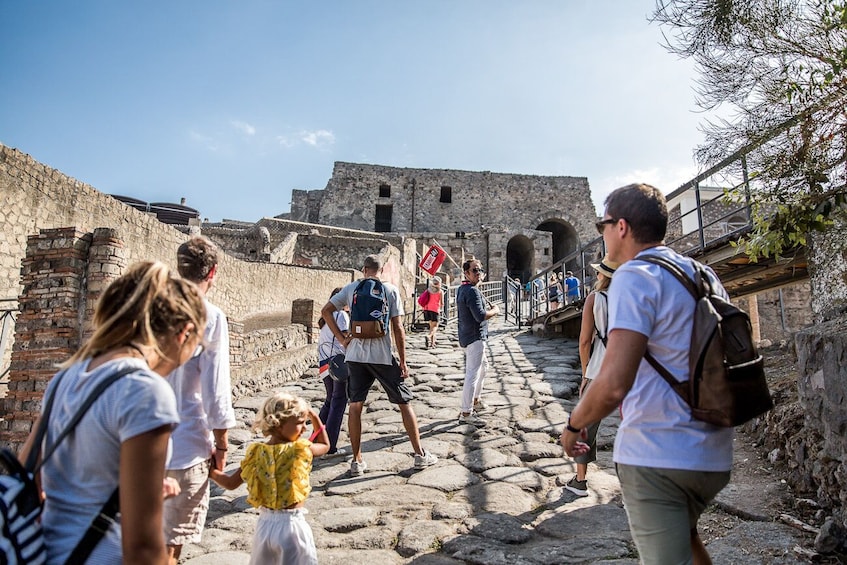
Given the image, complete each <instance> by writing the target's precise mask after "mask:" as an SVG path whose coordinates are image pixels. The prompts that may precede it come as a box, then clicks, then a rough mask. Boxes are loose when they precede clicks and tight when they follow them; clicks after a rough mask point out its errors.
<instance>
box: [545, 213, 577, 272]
mask: <svg viewBox="0 0 847 565" xmlns="http://www.w3.org/2000/svg"><path fill="white" fill-rule="evenodd" d="M535 229H536V230H538V231H546V232H550V235H551V236H552V238H553V249H552V252H553V263H556V262H558V261H561V260H562V259H564V258H565V257H567V256H568V255H570V254H571V253H573V252H574V251H576V250H577V249H579V234H577V232H576V230H575V229H574V227H573V226H572V225H571V224H570V223H568V222H566V221H565V220H562V219H559V218H551V219H549V220H545V221H543V222H541V223H540V224H538V227H537V228H535ZM572 263H573V264H571V263H569V264H568V265H567V266H568V267H569V268H575V267H576V266H577V263H578V261H573V262H572Z"/></svg>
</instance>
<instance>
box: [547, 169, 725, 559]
mask: <svg viewBox="0 0 847 565" xmlns="http://www.w3.org/2000/svg"><path fill="white" fill-rule="evenodd" d="M667 218H668V213H667V205H666V203H665V198H664V196H663V195H662V193H661V192H659V190H658V189H656V188H654V187H652V186H649V185H645V184H631V185H628V186H624V187H622V188H619V189H617V190H615V191H614V192H612V193H611V194H610V195H609V196H608V198H607V199H606V212H605V214H604V216H603V219H602V220H600V221H599V222H597V229H598V231H599V232H600V233H601V234H602V235H603V239H604V241H605V243H606V250H607V254H608V257H609V258H610V259H611V260H612V261H615V262H619V263H622V265H621V267H620V268H619V269H618V270H617V271H616V272H615V278H614V281H613V283H612V285H611V287H610V289H609V295H608V301H609V324H608V330H609V331H608V341H607V345H606V356H605V358H604V360H603V363H602V365H601V367H600V371H599V373H598V375H597V377H596V379H595V380H594V382H593V384H592V386H591V387H590V388H589V389H588V390H587V391H586V393H585V395H584V396H583V397H582V398H581V399H580V402H579V404H577V406H576V408H574V410H573V412H572V413H571V415H570V419H569V421H568V423H567V425H566V428H565V431H564V432H563V434H562V440H561V441H562V446H563V447H564V448H565V451H566V452H567V454H568V455H569V456H571V457H574V456H577V455H580V454H583V453H585V452H586V451H587V448H588V446H587V445H586V444H585V443H583V442H582V441H580V439H581V438H583V437H584V433H585V429H586V428H587V427H588V426H590V425H591V424H593V423H594V422H597V421H599V420H600V419H601V418H603V417H604V416H606V415H608V414H609V413H611V412H612V411H614V410H615V409H617V408H618V406H620V407H621V411H622V414H623V419H622V421H621V425H620V427H619V428H618V434H617V437H616V439H615V448H614V461H615V465H616V469H617V473H618V478H619V479H620V482H621V490H622V492H623V499H624V504H625V505H626V512H627V516H628V518H629V524H630V530H631V533H632V537H633V539H634V540H635V543H636V546H637V548H638V552H639V558H640V560H641V562H642V563H648V564H649V563H686V562H688V563H692V562H693V563H695V564H697V563H711V561H710V559H709V555H708V553H707V552H706V549H705V547H704V545H703V543H702V541H701V540H700V537H699V535H698V533H697V520H698V519H699V517H700V514H701V513H702V512H703V510H704V509H705V507H706V505H707V504H709V502H710V501H711V500H712V499H713V498H714V497H715V495H716V494H717V493H718V492H719V491H720V490H721V489H722V488H723V487H724V486H725V485H726V484H727V482H729V475H730V469H731V467H732V441H733V429H732V428H731V427H718V426H715V425H713V424H709V423H706V422H704V421H702V420H698V419H695V418H694V417H693V416H692V412H691V408H690V407H689V405H688V404H687V403H686V401H684V400H683V399H682V397H681V396H680V395H679V394H678V393H677V392H676V391H675V390H674V388H671V386H670V384H669V383H668V382H666V380H665V378H663V377H662V376H661V375H660V373H659V371H658V370H657V369H655V368H654V365H653V364H652V362H648V361H647V360H646V359H645V355H646V354H649V355H651V356H652V358H653V360H655V361H656V362H657V364H658V365H660V366H662V367H664V368H665V369H666V370H667V371H668V372H669V373H670V374H671V375H672V376H673V378H674V379H675V380H676V381H679V382H683V381H688V380H689V378H691V377H692V372H691V369H690V368H689V351H690V349H691V338H692V331H693V329H694V328H693V326H694V324H693V323H692V321H693V319H694V317H693V312H694V308H695V301H694V299H693V298H692V295H691V294H690V293H689V291H688V290H687V288H686V287H685V286H683V285H682V284H680V281H679V280H677V279H676V278H675V277H674V276H673V274H672V273H671V272H670V271H668V270H667V269H666V268H665V267H663V266H661V265H658V264H655V263H651V262H647V261H645V260H639V257H644V256H659V257H662V258H664V259H667V260H668V261H670V262H671V263H673V264H675V265H676V266H678V267H679V268H680V269H681V270H682V271H683V272H684V273H685V274H686V276H688V277H694V275H695V273H696V272H700V271H699V270H698V267H697V264H696V263H695V262H694V261H693V260H692V259H689V258H687V257H683V256H682V255H679V254H678V253H676V252H674V251H673V250H671V249H670V248H668V247H666V246H665V245H664V241H663V240H664V238H665V232H666V230H667ZM702 273H703V274H704V276H705V277H706V278H707V279H708V282H709V283H710V284H711V288H712V289H713V291H714V292H716V293H718V294H721V295H722V296H723V297H726V291H725V290H724V289H723V287H722V286H721V285H720V282H719V281H718V280H717V277H716V276H715V275H714V273H713V272H712V271H711V270H710V269H708V268H704V269H703V270H702Z"/></svg>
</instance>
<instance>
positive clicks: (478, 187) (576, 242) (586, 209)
mask: <svg viewBox="0 0 847 565" xmlns="http://www.w3.org/2000/svg"><path fill="white" fill-rule="evenodd" d="M279 217H280V218H286V219H290V220H296V221H300V222H309V223H313V224H322V225H327V226H335V227H344V228H350V229H357V230H366V231H371V232H377V233H393V234H402V235H403V236H405V237H409V238H412V239H415V240H416V241H417V242H419V244H420V245H422V246H423V248H425V247H426V246H427V245H428V244H430V243H432V242H437V243H439V244H440V245H441V246H442V247H443V248H444V249H445V250H446V251H447V252H448V253H449V254H450V256H451V258H452V259H453V261H455V263H453V262H450V261H449V260H448V262H447V263H446V264H445V266H444V267H443V268H444V269H445V270H446V271H447V274H448V275H449V276H450V277H452V278H453V279H458V278H459V277H460V276H461V272H460V270H457V269H458V265H460V264H461V263H462V260H463V259H465V258H467V257H469V256H474V257H476V258H479V259H480V260H482V262H483V264H484V265H485V266H486V268H487V269H488V272H489V280H498V279H501V278H502V276H503V275H504V274H508V275H510V276H511V277H513V278H515V277H517V278H520V279H521V280H523V281H526V280H529V279H530V278H531V275H535V273H537V272H538V271H540V270H543V269H546V268H549V267H550V266H551V265H553V264H554V263H556V262H558V261H560V260H562V259H563V258H565V257H566V256H568V255H569V254H571V253H572V252H574V251H576V250H577V249H579V248H580V247H581V246H582V245H584V244H585V243H587V242H589V241H591V240H593V239H595V238H596V237H597V234H596V232H595V229H594V222H595V220H596V219H597V212H596V210H595V209H594V204H593V203H592V202H591V193H590V190H589V186H588V179H587V178H585V177H564V176H537V175H519V174H504V173H492V172H488V171H483V172H473V171H457V170H448V169H410V168H399V167H387V166H382V165H365V164H359V163H344V162H336V163H335V166H334V168H333V171H332V178H330V180H329V182H328V183H327V185H326V188H325V189H323V190H311V191H305V190H294V191H293V193H292V203H291V211H290V212H289V213H288V214H284V215H282V216H279Z"/></svg>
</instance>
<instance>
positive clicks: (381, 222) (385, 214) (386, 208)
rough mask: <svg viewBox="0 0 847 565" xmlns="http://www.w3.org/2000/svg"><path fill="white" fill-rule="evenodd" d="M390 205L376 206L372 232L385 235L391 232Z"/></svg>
mask: <svg viewBox="0 0 847 565" xmlns="http://www.w3.org/2000/svg"><path fill="white" fill-rule="evenodd" d="M391 208H392V206H391V204H388V205H382V204H377V205H376V221H375V222H374V231H375V232H380V233H385V232H390V231H391Z"/></svg>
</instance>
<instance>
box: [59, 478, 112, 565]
mask: <svg viewBox="0 0 847 565" xmlns="http://www.w3.org/2000/svg"><path fill="white" fill-rule="evenodd" d="M120 502H121V497H120V491H119V490H118V489H117V488H116V489H115V490H114V491H112V496H110V497H109V500H107V501H106V503H105V504H103V507H102V508H100V513H99V514H97V516H95V517H94V520H92V521H91V525H90V526H88V530H86V532H85V535H83V536H82V539H81V540H79V543H78V544H76V547H75V548H74V550H73V551H72V552H71V554H70V555H69V556H68V560H67V561H65V565H83V564H84V563H85V561H86V560H87V559H88V557H89V555H91V552H92V551H94V548H95V547H97V544H98V543H100V540H101V539H103V536H104V535H106V532H107V531H109V527H110V526H111V525H112V522H113V521H114V519H115V516H117V515H118V512H119V511H120Z"/></svg>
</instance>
